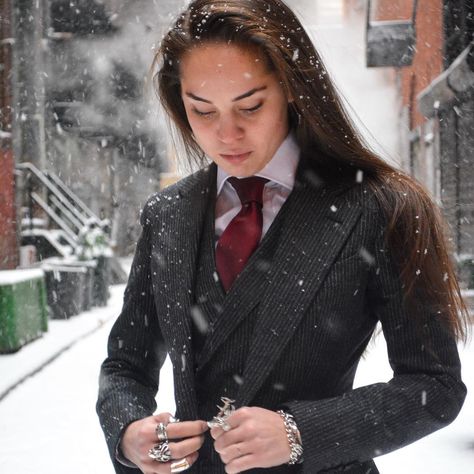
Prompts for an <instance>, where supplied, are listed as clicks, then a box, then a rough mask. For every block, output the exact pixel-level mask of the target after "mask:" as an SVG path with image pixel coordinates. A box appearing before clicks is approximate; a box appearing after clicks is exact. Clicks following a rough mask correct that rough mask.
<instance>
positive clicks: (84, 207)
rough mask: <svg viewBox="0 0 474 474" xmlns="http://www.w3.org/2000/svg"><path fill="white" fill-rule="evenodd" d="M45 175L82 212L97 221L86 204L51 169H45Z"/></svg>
mask: <svg viewBox="0 0 474 474" xmlns="http://www.w3.org/2000/svg"><path fill="white" fill-rule="evenodd" d="M45 174H46V176H48V178H49V179H51V180H52V181H54V183H55V184H56V186H57V187H59V188H60V189H61V191H62V192H63V193H64V194H65V195H66V197H68V198H69V199H70V200H71V201H73V202H74V204H76V205H77V206H78V207H79V208H80V209H81V210H82V211H83V213H84V214H86V215H87V216H88V217H92V218H95V219H97V222H100V221H99V218H98V217H97V216H96V215H95V214H94V212H93V211H92V210H91V209H90V208H89V207H88V206H87V204H85V203H84V201H82V200H81V199H80V198H79V197H78V196H77V195H76V194H74V193H73V192H72V191H71V190H70V189H69V188H68V187H67V186H66V185H65V184H64V182H63V181H62V180H61V179H60V178H59V177H58V176H57V175H56V174H54V173H53V172H52V171H46V172H45Z"/></svg>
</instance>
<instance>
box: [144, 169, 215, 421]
mask: <svg viewBox="0 0 474 474" xmlns="http://www.w3.org/2000/svg"><path fill="white" fill-rule="evenodd" d="M215 176H216V168H215V166H213V165H211V166H210V167H209V168H206V169H204V170H201V171H200V172H198V173H197V174H195V175H193V176H191V177H188V178H185V179H184V180H183V181H181V182H179V183H177V184H176V185H175V186H172V187H171V188H169V191H167V190H165V191H164V192H162V193H160V195H159V199H160V201H163V200H164V201H165V203H164V204H162V205H161V206H160V207H159V211H157V212H158V215H157V216H156V222H157V228H156V229H155V238H154V242H153V250H152V271H153V283H154V290H155V295H156V307H157V313H158V318H159V322H160V327H161V330H162V332H163V336H164V339H165V341H166V343H167V345H168V352H169V356H170V359H171V361H172V364H173V373H174V379H175V387H176V389H175V390H176V403H177V409H178V412H179V413H180V416H181V417H182V418H183V419H193V418H196V416H197V409H196V396H195V390H194V360H193V352H192V346H191V333H192V322H191V306H192V304H193V291H194V282H195V274H196V260H197V252H198V248H199V239H200V236H201V230H202V225H203V220H204V216H205V212H206V207H207V205H208V204H209V200H210V199H211V198H212V192H213V191H214V190H215V181H216V178H215ZM166 201H167V202H166Z"/></svg>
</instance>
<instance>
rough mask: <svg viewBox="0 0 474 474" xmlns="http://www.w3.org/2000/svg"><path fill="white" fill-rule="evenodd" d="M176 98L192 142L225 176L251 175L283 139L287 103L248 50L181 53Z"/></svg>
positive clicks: (216, 47)
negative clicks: (181, 107)
mask: <svg viewBox="0 0 474 474" xmlns="http://www.w3.org/2000/svg"><path fill="white" fill-rule="evenodd" d="M180 79H181V96H182V99H183V103H184V107H185V109H186V114H187V117H188V121H189V124H190V125H191V128H192V131H193V134H194V138H195V139H196V142H197V143H198V145H199V146H200V147H201V148H202V150H203V151H204V152H205V153H206V154H207V155H208V156H209V157H210V158H211V159H212V160H213V161H214V162H215V163H216V164H217V165H218V166H220V167H222V168H223V169H224V170H225V171H226V172H227V173H228V174H230V175H232V176H239V177H244V176H252V175H254V174H255V173H257V172H259V171H260V170H261V169H262V168H263V167H264V166H265V165H266V164H267V163H268V162H269V161H270V160H271V158H272V157H273V155H274V153H275V152H276V150H277V149H278V147H279V146H280V144H281V143H282V141H283V140H284V139H285V138H286V136H287V134H288V113H287V109H288V99H287V98H286V96H285V93H284V91H283V88H282V86H281V84H280V83H279V81H278V79H277V77H276V75H275V74H274V73H271V72H269V71H268V68H267V65H266V63H265V59H264V58H263V57H262V56H260V55H259V54H258V53H256V52H255V51H253V50H250V49H249V50H247V49H243V48H242V47H239V46H234V45H228V44H222V43H212V44H205V45H201V46H198V47H197V48H195V49H193V50H192V51H190V52H188V53H186V54H185V55H184V57H183V58H182V60H181V68H180Z"/></svg>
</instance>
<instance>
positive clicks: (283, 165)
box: [215, 133, 300, 242]
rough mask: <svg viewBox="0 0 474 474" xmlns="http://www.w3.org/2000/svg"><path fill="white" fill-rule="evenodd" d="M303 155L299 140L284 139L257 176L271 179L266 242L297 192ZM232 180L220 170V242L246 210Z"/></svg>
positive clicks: (265, 198)
mask: <svg viewBox="0 0 474 474" xmlns="http://www.w3.org/2000/svg"><path fill="white" fill-rule="evenodd" d="M299 156H300V149H299V147H298V144H297V143H296V140H295V137H294V136H293V134H292V133H290V134H289V135H288V136H287V137H286V138H285V140H283V142H282V144H281V145H280V147H279V148H278V150H277V151H276V153H275V155H273V158H272V159H271V160H270V161H269V162H268V163H267V165H266V166H265V167H264V168H263V169H262V170H261V171H259V172H258V173H256V175H255V176H261V177H263V178H266V179H268V182H267V183H265V187H264V189H263V208H262V214H263V227H262V239H263V237H264V236H265V234H266V233H267V231H268V229H269V228H270V226H271V224H272V222H273V220H274V219H275V217H276V215H277V214H278V212H279V211H280V209H281V207H282V206H283V203H284V202H285V201H286V199H287V197H288V196H289V195H290V193H291V191H292V190H293V186H294V184H295V174H296V168H297V167H298V162H299ZM229 177H230V176H229V175H228V174H227V173H226V172H225V171H224V170H223V169H222V168H220V167H218V169H217V200H216V214H215V217H216V220H215V231H216V242H217V239H219V237H220V236H221V235H222V233H223V232H224V229H225V228H226V227H227V226H228V225H229V223H230V221H231V220H232V219H233V218H234V217H235V216H236V215H237V214H238V213H239V211H240V209H241V208H242V204H241V202H240V199H239V196H238V194H237V192H236V191H235V189H234V188H233V187H232V185H231V184H230V183H229V182H228V181H227V179H228V178H229Z"/></svg>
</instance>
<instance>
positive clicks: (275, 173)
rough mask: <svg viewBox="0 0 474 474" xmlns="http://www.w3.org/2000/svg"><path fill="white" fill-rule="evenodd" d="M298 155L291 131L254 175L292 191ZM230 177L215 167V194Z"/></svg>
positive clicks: (298, 151)
mask: <svg viewBox="0 0 474 474" xmlns="http://www.w3.org/2000/svg"><path fill="white" fill-rule="evenodd" d="M299 157H300V148H299V146H298V144H297V143H296V139H295V136H294V134H293V133H292V132H290V133H289V134H288V136H287V137H286V138H285V140H283V142H282V143H281V145H280V146H279V148H278V150H277V151H276V152H275V154H274V155H273V158H272V159H271V160H270V161H269V162H268V163H267V164H266V165H265V167H264V168H263V169H262V170H260V171H259V172H258V173H256V174H255V176H261V177H262V178H267V179H268V180H270V181H271V182H274V183H277V184H279V185H281V186H283V187H284V188H286V189H288V190H289V191H292V189H293V186H294V184H295V175H296V168H297V167H298V161H299ZM229 177H230V175H229V174H227V173H226V172H225V171H224V170H223V169H222V168H221V167H220V166H218V167H217V195H219V194H220V192H221V191H222V188H223V186H224V184H225V182H226V181H227V179H228V178H229Z"/></svg>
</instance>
